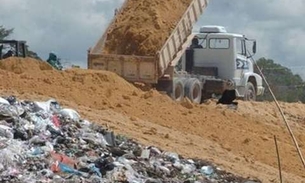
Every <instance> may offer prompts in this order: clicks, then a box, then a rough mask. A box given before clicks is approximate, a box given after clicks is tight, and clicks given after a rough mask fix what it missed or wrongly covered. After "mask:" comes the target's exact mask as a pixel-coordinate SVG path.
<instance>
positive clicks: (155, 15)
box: [88, 0, 207, 83]
mask: <svg viewBox="0 0 305 183" xmlns="http://www.w3.org/2000/svg"><path fill="white" fill-rule="evenodd" d="M206 6H207V0H151V1H145V0H127V1H125V2H124V4H123V5H122V8H121V9H120V10H119V11H118V12H117V14H116V16H115V17H114V19H113V20H112V22H111V23H110V25H109V26H108V28H107V29H106V31H105V33H104V34H103V36H102V37H101V38H100V40H99V41H98V42H97V44H96V45H95V46H94V47H93V48H92V49H91V50H90V51H89V53H88V68H89V69H102V70H109V71H113V72H115V73H117V74H118V75H120V76H122V77H123V78H125V79H126V80H128V81H132V82H144V83H158V80H159V79H160V78H161V77H166V78H169V79H172V75H173V69H171V66H173V65H175V64H176V63H177V62H178V60H179V59H180V58H181V56H182V55H183V53H184V51H185V50H186V48H187V47H188V46H189V45H190V42H191V40H192V35H191V31H192V29H193V25H194V23H195V22H196V21H197V20H198V18H199V16H200V15H201V14H202V13H203V11H204V9H205V8H206ZM169 12H170V13H169Z"/></svg>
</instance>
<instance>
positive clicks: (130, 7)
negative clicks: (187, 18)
mask: <svg viewBox="0 0 305 183" xmlns="http://www.w3.org/2000/svg"><path fill="white" fill-rule="evenodd" d="M191 2H192V0H149V1H138V0H128V2H127V6H126V7H125V8H124V9H123V10H122V12H121V13H120V14H119V15H118V16H117V20H116V22H115V23H114V24H113V25H111V28H110V30H109V32H108V34H107V40H106V44H105V48H104V50H103V52H104V53H109V54H124V55H133V54H134V55H152V56H154V55H155V54H156V52H157V51H158V50H159V49H161V47H162V45H163V44H164V43H165V41H166V39H167V38H168V36H169V35H170V34H171V32H172V31H173V29H174V28H175V26H176V24H177V23H178V21H179V20H180V18H181V17H182V15H183V13H184V12H185V10H186V9H187V7H188V6H189V5H190V3H191Z"/></svg>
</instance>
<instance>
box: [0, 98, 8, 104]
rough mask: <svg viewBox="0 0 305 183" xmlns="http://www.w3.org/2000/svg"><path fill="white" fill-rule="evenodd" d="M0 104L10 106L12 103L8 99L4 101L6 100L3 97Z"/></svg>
mask: <svg viewBox="0 0 305 183" xmlns="http://www.w3.org/2000/svg"><path fill="white" fill-rule="evenodd" d="M0 103H1V104H7V105H10V103H9V102H8V101H7V100H6V99H4V98H2V97H0Z"/></svg>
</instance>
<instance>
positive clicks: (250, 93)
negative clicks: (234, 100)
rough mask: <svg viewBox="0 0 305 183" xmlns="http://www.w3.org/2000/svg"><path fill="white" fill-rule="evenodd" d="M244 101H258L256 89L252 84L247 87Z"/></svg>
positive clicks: (249, 83)
mask: <svg viewBox="0 0 305 183" xmlns="http://www.w3.org/2000/svg"><path fill="white" fill-rule="evenodd" d="M244 100H245V101H255V100H256V91H255V87H254V85H253V84H252V83H251V82H248V83H247V85H246V88H245V94H244Z"/></svg>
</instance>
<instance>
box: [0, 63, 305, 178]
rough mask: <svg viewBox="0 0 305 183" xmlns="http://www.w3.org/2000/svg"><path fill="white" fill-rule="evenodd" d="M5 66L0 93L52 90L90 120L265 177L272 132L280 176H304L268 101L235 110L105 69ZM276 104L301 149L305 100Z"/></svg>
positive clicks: (270, 171) (270, 167)
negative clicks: (191, 101)
mask: <svg viewBox="0 0 305 183" xmlns="http://www.w3.org/2000/svg"><path fill="white" fill-rule="evenodd" d="M21 60H22V59H21ZM1 62H2V61H1ZM6 62H14V61H12V60H5V61H3V63H2V64H4V65H5V64H7V63H6ZM32 64H34V65H32V67H33V68H34V67H35V68H40V62H39V61H33V62H32ZM35 64H36V66H35ZM8 70H9V71H6V70H0V80H1V82H0V91H2V94H3V92H4V91H8V90H9V91H8V92H7V93H11V91H16V92H17V93H18V94H20V96H21V97H26V95H31V98H32V99H33V96H44V97H54V98H56V99H58V100H59V101H63V102H65V103H66V104H69V106H70V107H72V108H74V109H77V110H80V111H81V112H82V114H83V115H84V116H85V117H88V118H89V119H90V120H92V121H98V122H100V121H105V120H106V121H107V123H108V125H109V126H110V127H111V128H112V129H114V130H115V131H116V133H123V134H126V135H128V136H131V137H134V138H137V140H139V141H141V142H145V143H147V144H151V143H153V144H155V145H158V146H160V147H161V148H164V149H166V150H168V151H174V152H178V153H181V154H183V155H185V156H190V157H200V158H203V159H205V158H209V159H210V160H212V161H215V162H216V163H218V164H220V165H222V166H224V168H226V169H228V170H230V171H233V172H235V173H237V174H242V175H245V176H257V177H258V178H260V179H261V180H265V181H264V182H272V181H271V179H269V178H270V177H274V176H275V177H277V176H278V174H277V173H278V172H277V158H276V153H275V149H274V141H273V135H277V137H278V140H279V146H280V152H281V155H282V168H283V171H284V172H285V176H286V177H289V178H291V180H294V182H301V181H299V180H300V179H301V178H304V179H305V172H304V169H303V167H302V165H301V163H300V161H299V158H298V156H297V153H296V151H295V149H294V146H293V145H292V141H291V138H290V136H289V134H288V133H287V130H286V128H285V126H284V124H283V122H282V120H281V118H280V115H279V113H278V112H277V110H276V108H275V106H274V104H273V103H267V102H265V103H259V102H252V103H251V102H242V101H239V103H240V104H239V109H238V110H231V109H228V108H227V107H225V106H221V105H216V104H215V101H209V102H208V103H206V104H202V105H192V106H190V105H185V103H183V104H178V103H175V102H173V101H172V100H171V99H170V98H169V97H168V96H165V95H162V94H160V93H158V92H157V91H155V90H151V91H148V92H143V91H141V90H139V89H137V88H136V87H134V86H133V85H131V84H129V83H128V82H126V81H125V80H124V79H122V78H120V77H119V76H117V75H116V74H114V73H110V72H107V71H91V70H81V69H77V70H68V71H55V70H45V69H44V68H40V69H37V70H35V72H22V73H21V74H15V73H13V72H11V70H12V69H10V68H8ZM281 105H282V106H283V109H284V111H285V113H286V114H287V116H288V119H289V120H290V124H291V126H292V128H293V130H294V133H295V135H296V138H297V139H298V141H299V142H300V145H301V148H302V151H303V153H305V151H304V147H305V134H304V130H305V113H304V111H305V105H304V104H299V103H296V104H284V103H282V104H281ZM114 113H116V114H120V115H119V116H118V115H116V114H114ZM107 115H108V116H109V117H107V119H105V118H106V117H105V116H107ZM219 149H220V150H219ZM218 150H219V151H218ZM295 178H296V179H295ZM287 182H289V181H287ZM292 182H293V181H292Z"/></svg>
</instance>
